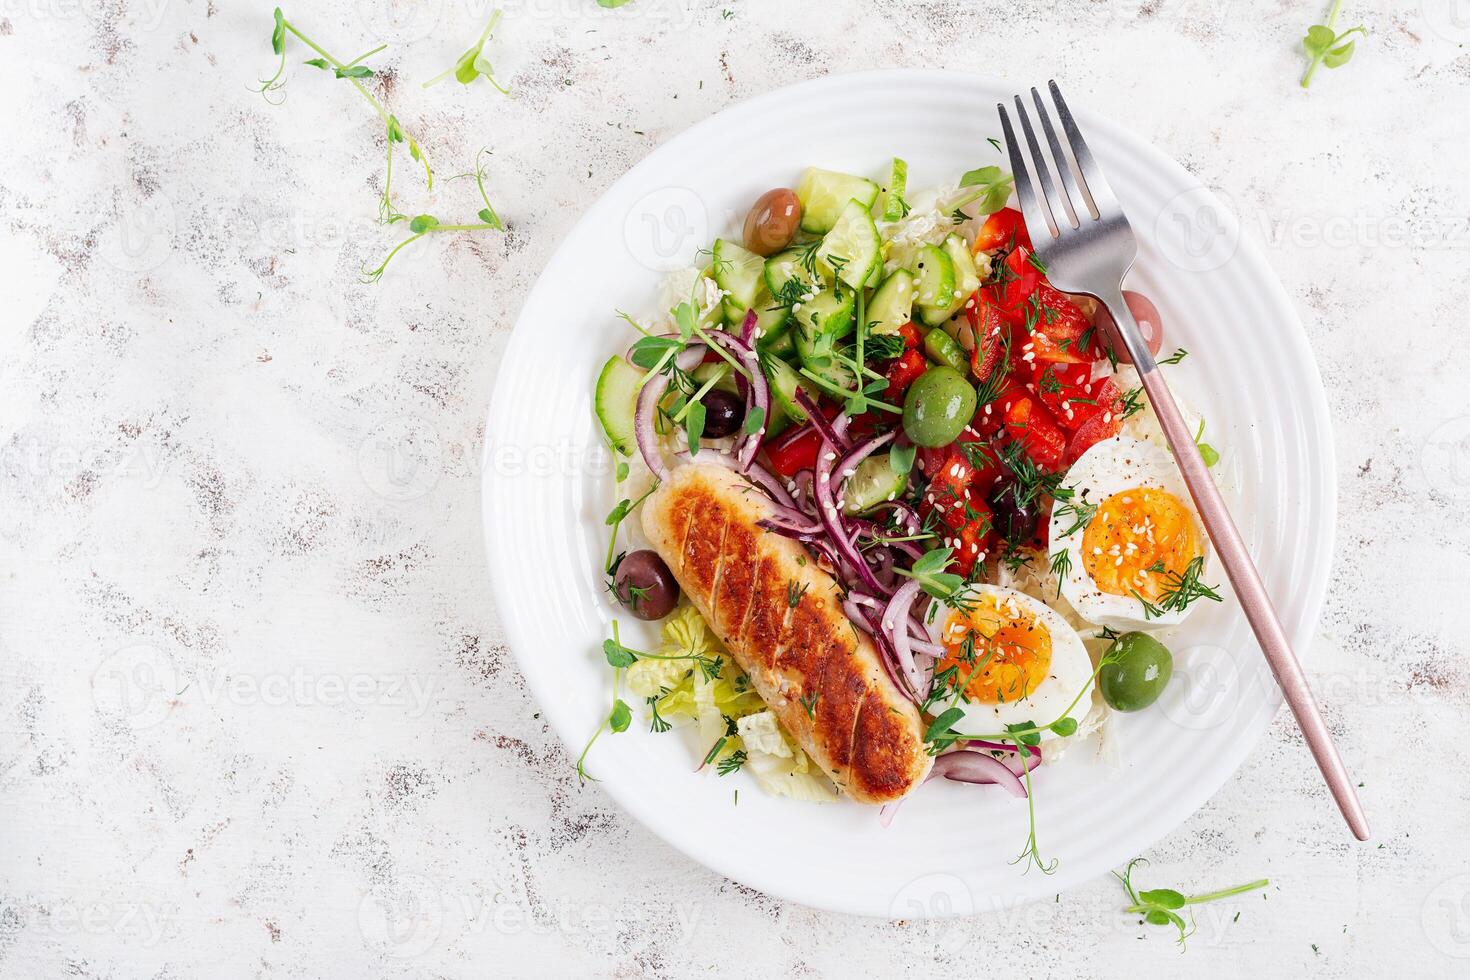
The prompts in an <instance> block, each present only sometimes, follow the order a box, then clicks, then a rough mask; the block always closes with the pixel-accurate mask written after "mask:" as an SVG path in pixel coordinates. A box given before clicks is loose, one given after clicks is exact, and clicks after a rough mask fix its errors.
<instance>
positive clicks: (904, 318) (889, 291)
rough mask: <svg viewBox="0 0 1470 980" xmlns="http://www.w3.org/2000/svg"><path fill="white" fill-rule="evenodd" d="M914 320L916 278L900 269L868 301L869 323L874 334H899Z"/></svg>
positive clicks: (885, 280) (884, 281)
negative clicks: (905, 325) (904, 326)
mask: <svg viewBox="0 0 1470 980" xmlns="http://www.w3.org/2000/svg"><path fill="white" fill-rule="evenodd" d="M913 318H914V276H913V273H911V272H908V271H906V270H904V269H899V270H898V271H897V272H895V273H894V274H893V275H891V276H889V277H888V278H887V279H884V280H883V284H882V285H881V286H879V287H878V291H877V292H876V293H874V294H873V298H872V299H871V300H869V301H868V322H869V323H872V324H875V326H874V327H873V332H874V333H898V332H899V331H900V330H901V329H903V325H904V324H905V323H908V322H909V321H910V320H912V319H913Z"/></svg>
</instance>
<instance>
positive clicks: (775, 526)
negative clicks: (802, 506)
mask: <svg viewBox="0 0 1470 980" xmlns="http://www.w3.org/2000/svg"><path fill="white" fill-rule="evenodd" d="M756 524H757V525H759V526H760V527H763V528H765V529H766V530H767V531H774V532H775V533H776V534H779V535H782V536H783V537H787V538H805V537H808V536H810V535H813V534H819V533H821V530H822V525H821V523H820V522H819V521H817V519H816V518H814V517H807V516H806V515H805V514H803V513H801V512H800V511H795V510H788V509H786V508H784V507H783V508H781V510H779V511H777V512H775V513H773V514H771V515H770V516H768V517H765V518H762V519H761V520H759V521H756Z"/></svg>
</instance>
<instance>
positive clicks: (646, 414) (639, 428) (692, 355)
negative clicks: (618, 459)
mask: <svg viewBox="0 0 1470 980" xmlns="http://www.w3.org/2000/svg"><path fill="white" fill-rule="evenodd" d="M704 351H705V346H704V344H690V345H689V346H688V347H686V348H684V350H682V351H680V352H679V354H678V355H676V356H675V357H674V366H675V367H677V368H678V369H679V370H681V371H692V370H694V368H695V366H696V365H697V364H699V362H700V361H701V360H703V359H704ZM668 390H669V375H668V374H666V373H662V372H661V373H659V374H653V375H649V376H648V377H647V378H645V379H644V381H643V387H642V388H640V389H639V390H638V402H637V404H636V406H635V407H634V409H633V435H634V436H635V437H637V440H638V451H639V452H640V453H642V454H643V462H645V463H647V464H648V468H649V469H650V470H652V471H653V475H654V476H656V477H658V478H659V479H660V480H666V479H668V477H669V468H668V466H667V465H665V463H664V458H663V454H662V453H661V452H659V445H658V432H657V431H656V430H655V429H654V425H653V418H654V415H655V414H656V413H657V412H658V403H659V401H660V400H662V399H663V397H664V392H666V391H668Z"/></svg>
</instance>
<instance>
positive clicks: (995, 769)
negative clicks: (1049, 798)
mask: <svg viewBox="0 0 1470 980" xmlns="http://www.w3.org/2000/svg"><path fill="white" fill-rule="evenodd" d="M939 776H943V777H944V778H945V779H952V780H954V781H955V782H957V783H980V784H986V783H993V784H995V785H996V786H999V787H1000V788H1001V789H1004V790H1005V791H1006V792H1007V793H1010V794H1011V795H1012V796H1015V797H1019V798H1020V799H1023V800H1024V799H1025V798H1026V784H1025V783H1023V782H1021V777H1020V776H1017V775H1016V774H1015V773H1013V772H1011V770H1010V768H1009V767H1008V766H1007V765H1006V764H1005V763H1004V762H1001V761H1000V760H999V759H997V758H995V756H993V755H988V754H986V753H984V752H975V751H972V750H970V749H960V750H958V751H955V752H946V753H944V754H943V755H941V756H939V757H938V758H937V759H935V760H934V769H933V771H931V772H930V774H929V779H934V778H936V777H939ZM925 781H926V782H927V781H928V780H925Z"/></svg>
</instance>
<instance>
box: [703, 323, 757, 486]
mask: <svg viewBox="0 0 1470 980" xmlns="http://www.w3.org/2000/svg"><path fill="white" fill-rule="evenodd" d="M753 316H755V313H754V311H752V312H751V313H748V314H746V320H747V321H748V320H750V319H751V318H752V317H753ZM709 336H710V339H711V340H713V341H714V342H715V343H716V344H718V345H719V346H721V347H724V348H725V349H726V350H728V351H729V352H730V353H731V354H733V355H734V356H735V357H737V358H739V359H740V360H741V361H744V362H745V368H746V370H747V371H749V372H750V377H749V378H746V377H745V376H743V375H741V374H740V373H739V372H738V371H737V372H736V373H735V384H736V386H737V388H739V389H740V391H741V394H743V395H745V412H746V415H747V417H748V416H749V415H750V414H751V413H752V412H759V413H760V416H761V426H760V428H759V429H757V430H755V431H754V432H751V433H749V434H747V435H746V436H745V437H744V438H743V439H741V440H740V445H739V447H738V448H737V450H736V455H738V456H739V458H740V471H741V472H742V473H743V472H745V471H746V470H748V469H749V468H750V465H751V464H752V463H754V462H755V457H756V454H757V453H759V452H760V451H761V444H762V443H763V442H764V441H765V436H766V427H767V426H768V425H770V423H771V386H770V385H768V384H767V383H766V372H765V371H763V370H761V362H760V357H759V355H757V354H756V352H755V348H754V347H751V346H750V345H749V344H747V343H746V342H745V341H743V340H741V339H739V338H738V337H734V336H731V335H730V334H728V333H725V332H724V331H722V330H716V331H713V332H712V333H710V335H709ZM747 389H748V390H747Z"/></svg>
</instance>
